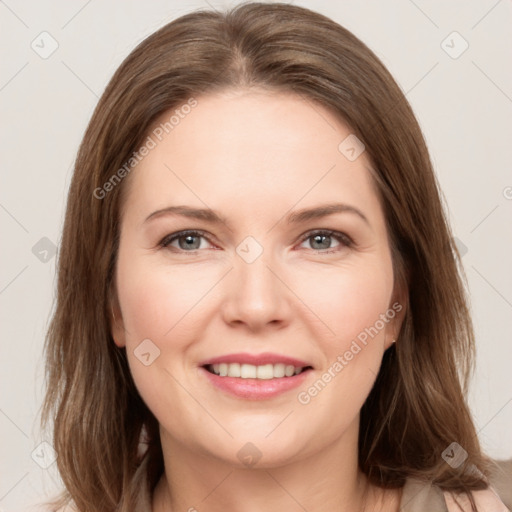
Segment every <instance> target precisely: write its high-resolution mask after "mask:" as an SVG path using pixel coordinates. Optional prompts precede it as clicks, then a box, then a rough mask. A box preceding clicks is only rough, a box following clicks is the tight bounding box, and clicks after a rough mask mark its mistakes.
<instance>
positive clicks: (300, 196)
mask: <svg viewBox="0 0 512 512" xmlns="http://www.w3.org/2000/svg"><path fill="white" fill-rule="evenodd" d="M194 100H195V106H193V107H191V108H183V109H181V110H180V106H178V107H175V108H173V109H172V110H171V111H168V112H166V113H165V114H163V115H162V116H161V117H160V118H159V119H158V120H157V121H156V122H155V123H154V125H153V126H152V128H151V129H150V131H149V133H148V136H149V137H150V138H151V139H152V141H153V143H154V144H152V145H153V146H154V147H153V148H152V149H151V150H150V151H149V153H148V154H147V155H146V156H145V157H144V158H143V159H142V160H141V161H140V163H139V164H138V165H137V166H136V167H135V169H134V170H133V171H132V172H131V174H130V179H129V181H130V182H131V183H130V186H129V190H128V192H127V194H126V208H125V210H136V211H137V212H139V213H140V214H141V215H142V214H144V213H145V212H146V211H147V209H148V208H153V209H158V208H164V207H166V206H168V205H169V204H172V203H176V204H178V203H186V204H193V205H196V206H198V207H205V205H208V206H209V207H212V208H215V209H219V210H223V211H224V210H226V209H229V208H230V207H233V208H234V207H235V206H237V207H238V209H237V213H240V214H243V213H244V211H246V212H247V213H249V212H252V213H254V211H255V209H256V210H258V209H261V208H262V207H264V208H266V207H268V205H269V204H272V205H281V209H282V208H283V207H284V206H285V205H289V206H291V205H293V204H296V203H298V202H299V201H300V202H301V205H300V206H306V203H307V204H313V203H315V202H316V203H318V202H319V201H322V202H328V201H329V200H333V201H335V200H341V199H343V198H345V199H347V200H352V201H355V200H356V199H357V200H358V201H359V202H361V201H362V202H365V203H371V202H372V201H373V202H374V203H375V200H376V199H377V198H376V193H375V189H374V186H373V182H372V179H371V175H370V172H369V162H368V160H367V158H366V155H365V153H364V152H363V153H362V154H361V155H360V156H359V157H358V158H357V159H355V160H353V161H352V160H351V159H348V158H347V156H346V154H345V153H344V152H343V151H341V150H340V143H343V141H345V140H346V139H347V137H353V135H352V132H351V129H350V127H349V126H347V125H346V124H345V123H343V121H341V120H340V119H338V118H337V117H336V116H335V115H334V114H333V113H332V112H330V111H329V110H328V109H326V108H324V107H323V106H321V105H319V104H317V103H314V102H313V101H311V100H310V99H306V98H304V97H302V96H299V95H295V94H292V93H281V92H279V93H276V92H272V93H270V92H268V91H254V90H242V91H239V90H237V91H226V92H223V93H216V94H211V95H204V96H199V97H196V98H194ZM186 104H193V103H191V102H190V101H189V102H188V103H183V104H182V105H186ZM349 140H350V139H349ZM341 149H343V144H342V147H341ZM210 203H214V204H210Z"/></svg>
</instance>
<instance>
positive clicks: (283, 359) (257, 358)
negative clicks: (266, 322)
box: [199, 352, 311, 368]
mask: <svg viewBox="0 0 512 512" xmlns="http://www.w3.org/2000/svg"><path fill="white" fill-rule="evenodd" d="M220 363H228V364H229V363H240V364H252V365H254V366H263V365H265V364H280V363H281V364H285V365H291V366H295V367H296V368H304V367H306V366H311V365H310V364H309V363H307V362H305V361H302V360H300V359H296V358H294V357H289V356H283V355H281V354H273V353H271V352H264V353H262V354H248V353H238V354H226V355H223V356H218V357H212V358H211V359H207V360H205V361H202V362H201V363H199V366H207V365H210V364H220Z"/></svg>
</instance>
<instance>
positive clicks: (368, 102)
mask: <svg viewBox="0 0 512 512" xmlns="http://www.w3.org/2000/svg"><path fill="white" fill-rule="evenodd" d="M458 263H459V260H458V255H457V254H456V249H455V247H454V245H453V244H452V241H451V233H450V228H449V226H448V224H447V221H446V218H445V215H444V212H443V209H442V206H441V203H440V199H439V192H438V187H437V183H436V179H435V176H434V174H433V171H432V166H431V163H430V160H429V156H428V152H427V148H426V145H425V142H424V139H423V136H422V134H421V131H420V128H419V126H418V124H417V121H416V120H415V118H414V115H413V113H412V110H411V108H410V106H409V104H408V103H407V100H406V99H405V97H404V95H403V94H402V92H401V91H400V89H399V87H398V86H397V85H396V83H395V81H394V80H393V79H392V77H391V76H390V74H389V72H388V71H387V70H386V69H385V68H384V66H383V65H382V63H381V62H380V61H379V60H378V59H377V57H376V56H375V55H374V54H373V53H372V52H371V51H370V50H369V49H368V48H367V47H366V46H365V45H364V44H363V43H362V42H361V41H359V40H358V39H357V38H356V37H355V36H354V35H352V34H351V33H350V32H348V31H347V30H346V29H344V28H342V27H340V26H339V25H337V24H336V23H334V22H333V21H331V20H329V19H328V18H326V17H324V16H322V15H320V14H317V13H314V12H312V11H310V10H307V9H304V8H300V7H296V6H292V5H287V4H255V3H248V4H244V5H240V6H238V7H237V8H235V9H233V10H231V11H230V12H228V13H226V14H220V13H216V12H207V11H202V12H195V13H192V14H189V15H186V16H182V17H181V18H179V19H177V20H175V21H173V22H172V23H170V24H168V25H166V26H165V27H163V28H162V29H160V30H159V31H158V32H156V33H155V34H153V35H152V36H150V37H149V38H147V39H146V40H145V41H143V42H142V43H141V44H140V45H139V46H138V47H137V48H136V49H135V50H134V51H133V52H132V53H131V54H130V55H129V56H128V57H127V59H126V60H125V61H124V62H123V64H122V65H121V66H120V68H119V69H118V70H117V72H116V73H115V75H114V77H113V78H112V80H111V82H110V84H109V85H108V87H107V89H106V91H105V92H104V94H103V96H102V98H101V99H100V102H99V104H98V106H97V108H96V111H95V113H94V115H93V117H92V119H91V122H90V124H89V127H88V129H87V132H86V134H85V136H84V140H83V142H82V145H81V147H80V151H79V154H78V158H77V161H76V167H75V172H74V176H73V181H72V184H71V188H70V192H69V198H68V205H67V212H66V219H65V225H64V232H63V238H62V243H61V252H60V256H59V272H58V275H59V277H58V302H57V308H56V311H55V315H54V318H53V320H52V323H51V327H50V330H49V333H48V338H47V345H46V357H47V368H48V392H47V396H46V400H45V406H44V411H43V422H44V424H45V425H47V424H48V422H49V419H50V418H54V419H55V427H54V447H55V449H56V451H57V453H58V454H59V457H58V459H57V461H58V465H59V471H60V473H61V475H62V478H63V482H64V484H65V487H66V490H65V492H64V493H63V494H62V496H61V499H60V500H59V501H58V502H56V503H55V505H57V506H59V507H61V506H64V505H65V504H66V503H67V502H69V506H70V507H71V508H70V509H71V510H78V511H90V510H94V511H98V512H99V511H113V510H119V511H133V510H141V511H142V510H144V511H150V510H152V511H154V512H163V511H171V510H172V511H176V510H189V511H193V510H199V511H201V510H205V511H206V510H208V511H213V510H237V511H244V510H266V511H272V510H278V509H279V510H282V509H286V510H308V511H310V512H313V511H317V510H344V511H345V510H346V511H349V510H351V511H353V510H365V511H372V510H382V511H395V510H399V509H400V510H410V511H418V510H429V511H435V510H455V509H456V507H458V505H457V503H456V502H455V501H458V502H459V503H460V504H461V507H463V509H464V510H506V508H505V505H504V504H503V502H502V500H504V501H506V500H507V499H509V498H507V497H506V496H505V492H506V489H507V483H508V482H507V481H506V480H504V479H508V481H510V470H509V471H508V473H506V472H505V465H502V466H501V467H500V466H499V465H498V464H496V463H494V462H493V461H492V460H490V459H489V458H488V457H486V456H485V455H484V454H483V453H482V451H481V449H480V446H479V443H478V437H477V435H476V430H475V427H474V425H473V422H472V419H471V415H470V412H469V409H468V406H467V404H466V401H465V393H466V390H467V385H468V381H469V375H470V370H471V365H472V356H473V350H474V338H473V332H472V326H471V321H470V318H469V314H468V309H467V305H466V298H465V295H464V288H463V283H462V281H461V278H460V276H459V270H458ZM494 491H496V492H497V493H498V495H500V496H501V499H500V498H499V497H498V495H497V494H496V493H495V492H494ZM492 507H494V508H492ZM499 507H501V508H499Z"/></svg>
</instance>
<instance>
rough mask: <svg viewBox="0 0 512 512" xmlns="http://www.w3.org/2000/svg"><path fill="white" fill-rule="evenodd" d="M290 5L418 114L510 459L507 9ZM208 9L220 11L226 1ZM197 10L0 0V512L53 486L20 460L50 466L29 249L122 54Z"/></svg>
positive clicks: (33, 255)
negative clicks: (385, 76) (390, 82)
mask: <svg viewBox="0 0 512 512" xmlns="http://www.w3.org/2000/svg"><path fill="white" fill-rule="evenodd" d="M294 3H295V4H297V5H302V6H305V7H309V8H312V9H315V10H317V11H319V12H321V13H323V14H326V15H328V16H330V17H331V18H333V19H334V20H335V21H337V22H339V23H340V24H342V25H343V26H345V27H346V28H348V29H349V30H351V31H352V32H354V33H355V34H356V35H357V36H358V37H360V38H361V39H362V40H363V41H364V42H365V43H366V44H368V45H369V46H370V48H372V49H373V50H374V51H375V52H376V53H377V55H378V56H379V57H380V58H381V59H382V60H383V62H384V64H385V65H386V66H387V67H388V69H389V70H390V71H391V73H392V74H393V75H394V76H395V78H396V79H397V81H398V83H399V84H400V85H401V87H402V89H403V90H404V92H405V93H406V95H407V98H408V99H409V101H410V102H411V104H412V106H413V108H414V111H415V112H416V114H417V117H418V119H419V121H420V124H421V126H422V129H423V131H424V133H425V136H426V139H427V142H428V145H429V148H430V151H431V155H432V159H433V162H434V165H435V169H436V172H437V173H438V177H439V180H440V183H441V186H442V188H443V191H444V194H445V197H446V201H447V204H448V207H449V212H450V220H451V222H452V225H453V228H454V233H455V234H456V237H457V238H458V239H459V240H460V243H461V244H463V245H461V247H462V248H463V250H467V252H466V253H465V255H464V258H463V263H464V266H465V269H466V273H467V276H468V280H469V287H470V293H471V297H472V311H473V318H474V322H475V327H476V333H477V349H478V359H477V372H476V375H475V379H474V381H473V386H472V391H471V396H470V405H471V408H472V411H473V413H474V418H475V422H476V425H477V428H478V431H479V437H480V439H481V441H482V443H483V446H484V447H485V450H486V451H487V452H488V453H489V454H490V455H491V456H493V457H495V458H510V457H512V436H511V435H510V432H511V427H512V379H511V368H510V363H511V361H512V340H511V335H510V332H511V328H512V322H511V319H512V271H511V265H510V262H511V261H512V240H511V236H510V235H511V222H510V221H511V218H512V215H511V214H512V173H511V169H512V166H511V163H512V119H511V114H512V68H511V65H510V63H511V62H512V30H511V28H512V4H511V2H510V1H507V0H499V1H496V0H480V1H467V0H458V1H450V2H446V1H441V0H437V1H426V0H415V1H412V0H389V1H385V2H383V1H382V0H364V1H356V0H345V1H342V2H334V1H330V2H329V1H326V0H324V1H317V2H314V1H311V0H310V1H300V0H297V1H295V2H294ZM210 5H211V6H214V7H216V8H217V9H224V8H226V7H228V6H232V5H234V2H232V3H228V2H218V1H217V2H213V1H212V2H211V3H210ZM202 7H203V8H207V7H209V5H208V3H207V2H206V1H204V2H200V1H196V2H192V1H169V0H166V1H163V0H159V1H152V2H147V1H142V0H132V1H125V2H121V1H120V0H119V1H109V2H106V1H103V2H100V1H99V0H89V1H85V2H78V1H71V2H70V1H68V2H66V1H64V0H54V1H41V2H29V1H21V0H20V1H16V0H6V1H5V2H3V1H0V19H1V31H0V37H1V40H2V44H1V52H2V53H1V56H2V60H1V62H2V65H1V70H0V109H1V111H0V112H1V113H0V115H1V120H2V123H1V145H2V146H1V150H0V155H1V159H2V165H1V173H2V187H1V189H0V225H1V233H2V235H1V238H2V262H1V265H0V303H1V315H2V316H1V332H2V343H1V346H0V350H1V352H0V364H1V371H0V386H1V395H0V511H4V512H11V511H15V510H26V509H27V505H28V504H29V503H31V502H33V501H35V500H37V499H38V498H40V497H41V496H43V495H44V493H45V492H47V491H48V492H50V491H51V490H52V489H53V486H54V481H56V478H57V476H56V464H53V465H51V466H50V467H49V469H43V468H41V467H40V466H39V465H38V464H37V463H36V462H35V461H34V460H33V459H32V456H31V454H32V452H33V450H34V449H36V452H35V453H36V454H37V453H39V454H40V456H41V457H42V459H41V460H43V461H44V460H46V461H49V460H50V459H48V457H50V455H51V450H49V449H48V447H46V448H44V450H46V451H44V453H43V452H42V451H41V448H36V447H38V445H39V443H41V442H42V441H43V440H45V439H44V438H43V437H42V435H41V433H40V432H39V430H38V428H37V419H38V414H39V408H40V404H41V400H42V389H43V380H42V359H41V349H42V346H43V338H44V333H45V329H46V328H47V325H48V320H49V316H50V313H51V310H52V302H53V298H54V286H55V261H56V260H55V257H52V253H51V251H50V252H48V253H44V252H43V250H44V249H45V248H46V249H48V248H50V249H51V244H49V242H48V241H43V242H40V240H41V238H43V237H46V238H48V239H49V240H50V241H51V242H52V243H53V244H55V245H58V244H59V241H60V236H61V228H62V221H63V214H64V208H65V199H66V195H67V190H68V186H69V182H70V177H71V172H72V165H73V161H74V158H75V155H76V151H77V148H78V144H79V142H80V140H81V138H82V135H83V133H84V130H85V127H86V124H87V122H88V120H89V118H90V116H91V114H92V111H93V108H94V106H95V105H96V102H97V100H98V98H99V96H100V95H101V93H102V91H103V89H104V87H105V86H106V84H107V81H108V80H109V79H110V77H111V76H112V74H113V72H114V70H115V69H116V68H117V66H118V65H119V64H120V63H121V61H122V59H124V57H126V55H128V53H129V52H130V51H131V50H132V49H133V48H134V47H135V46H136V44H138V43H139V42H140V41H141V40H142V39H144V38H145V37H146V36H148V35H149V34H151V33H152V32H154V31H155V30H156V29H158V28H160V27H161V26H162V25H164V24H165V23H167V22H169V21H171V20H172V19H174V18H176V17H178V16H180V15H182V14H185V13H187V12H190V11H191V10H195V9H198V8H202ZM43 31H47V32H49V33H50V34H51V36H52V37H53V38H54V39H55V40H56V41H57V43H58V48H57V50H56V51H55V52H54V53H53V54H52V55H50V56H49V57H48V58H46V59H43V58H41V56H40V55H39V54H38V53H36V51H34V50H33V49H32V48H31V44H32V42H33V41H34V43H33V44H34V45H38V46H36V47H39V48H40V49H39V51H40V52H42V51H43V48H44V49H45V50H44V51H47V50H48V49H49V48H50V40H49V39H48V38H47V37H48V36H40V34H41V32H43ZM453 31H457V32H458V33H459V34H460V35H461V36H462V38H464V40H465V41H467V43H468V44H469V47H468V49H467V50H466V51H465V52H464V53H462V54H461V55H460V56H458V58H452V56H450V55H448V53H446V51H445V49H446V50H449V51H451V52H452V55H453V54H455V53H458V52H459V51H460V50H461V49H462V48H463V46H462V44H463V41H462V40H461V39H457V37H458V36H453V35H452V36H450V34H452V32H453ZM448 36H450V37H448ZM44 37H46V38H47V39H44V40H43V39H42V38H44ZM447 37H448V39H446V38H447ZM443 41H445V43H442V42H443ZM443 46H444V48H443ZM449 47H452V48H451V49H450V48H449ZM38 243H39V244H43V245H42V246H40V245H36V244H38ZM44 244H46V245H44ZM34 246H36V249H34V250H33V247H34ZM45 258H46V259H48V261H46V262H45V261H44V259H45ZM42 260H43V261H42ZM453 414H457V411H455V410H454V411H453ZM46 441H50V439H47V440H46ZM454 441H456V440H454ZM37 450H39V451H37ZM34 458H35V459H36V460H37V455H34Z"/></svg>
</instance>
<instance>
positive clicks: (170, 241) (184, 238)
mask: <svg viewBox="0 0 512 512" xmlns="http://www.w3.org/2000/svg"><path fill="white" fill-rule="evenodd" d="M201 239H203V240H208V237H207V236H206V232H205V231H201V230H186V231H178V232H176V233H171V234H170V235H167V236H166V237H165V238H163V240H162V241H161V242H160V243H159V246H160V247H162V248H170V249H172V250H173V251H175V252H194V251H197V250H200V249H207V248H208V247H207V246H206V247H205V246H204V244H201ZM309 240H312V242H311V245H312V247H311V249H312V250H313V251H316V252H320V253H322V254H328V253H334V252H338V251H341V250H343V248H345V247H350V246H352V245H353V241H352V239H351V238H350V237H349V236H347V235H346V234H345V233H341V232H339V231H331V230H325V229H324V230H316V231H309V232H308V233H306V234H305V235H303V237H302V238H301V244H303V243H304V242H306V241H309ZM333 240H335V241H337V242H338V245H337V246H336V247H335V248H334V249H333V250H325V249H330V247H331V244H332V241H333ZM175 242H177V246H176V245H175Z"/></svg>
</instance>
